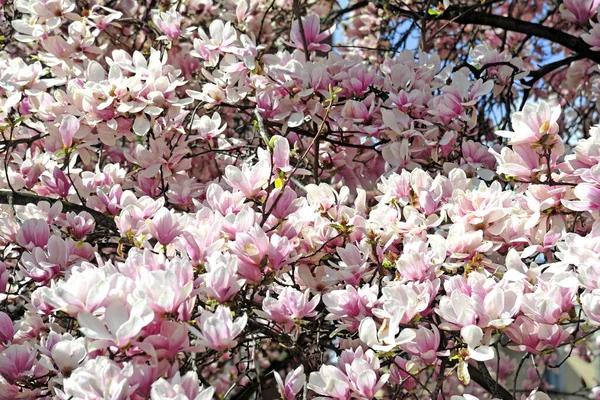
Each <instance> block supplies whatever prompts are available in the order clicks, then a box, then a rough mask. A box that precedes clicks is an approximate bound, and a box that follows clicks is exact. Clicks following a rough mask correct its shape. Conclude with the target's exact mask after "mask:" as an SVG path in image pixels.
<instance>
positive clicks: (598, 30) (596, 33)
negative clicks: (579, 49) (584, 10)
mask: <svg viewBox="0 0 600 400" xmlns="http://www.w3.org/2000/svg"><path fill="white" fill-rule="evenodd" d="M590 24H591V25H592V29H591V30H590V31H589V33H584V34H583V35H581V38H582V39H583V41H584V42H586V43H587V44H589V45H590V46H592V47H591V50H593V51H600V24H598V23H597V22H594V21H590Z"/></svg>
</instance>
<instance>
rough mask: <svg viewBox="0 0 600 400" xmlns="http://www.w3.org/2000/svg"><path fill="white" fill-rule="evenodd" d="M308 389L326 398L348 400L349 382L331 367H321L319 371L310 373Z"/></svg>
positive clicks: (343, 375) (335, 368)
mask: <svg viewBox="0 0 600 400" xmlns="http://www.w3.org/2000/svg"><path fill="white" fill-rule="evenodd" d="M308 389H309V390H312V391H313V392H315V393H317V394H320V395H322V396H327V397H326V398H334V399H337V400H350V381H349V380H348V377H347V376H346V374H344V373H343V372H342V371H340V370H339V369H338V368H337V367H334V366H333V365H321V368H320V369H319V371H316V372H311V373H310V377H309V379H308Z"/></svg>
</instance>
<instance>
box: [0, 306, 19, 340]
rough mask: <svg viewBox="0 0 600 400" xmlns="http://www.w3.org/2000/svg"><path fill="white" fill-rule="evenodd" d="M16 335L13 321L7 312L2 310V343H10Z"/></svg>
mask: <svg viewBox="0 0 600 400" xmlns="http://www.w3.org/2000/svg"><path fill="white" fill-rule="evenodd" d="M14 336H15V328H14V326H13V322H12V320H11V319H10V317H9V316H8V315H6V313H3V312H2V311H0V345H6V344H8V343H10V342H11V341H12V339H13V337H14Z"/></svg>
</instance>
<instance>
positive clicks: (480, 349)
mask: <svg viewBox="0 0 600 400" xmlns="http://www.w3.org/2000/svg"><path fill="white" fill-rule="evenodd" d="M460 336H461V337H462V339H463V341H464V342H465V344H466V345H467V350H468V352H469V355H468V357H467V358H466V359H465V361H467V360H468V359H473V360H477V361H488V360H492V359H493V358H494V349H492V348H491V347H489V346H485V345H482V344H481V341H482V339H483V331H482V330H481V328H480V327H478V326H476V325H468V326H464V327H463V328H462V329H461V330H460Z"/></svg>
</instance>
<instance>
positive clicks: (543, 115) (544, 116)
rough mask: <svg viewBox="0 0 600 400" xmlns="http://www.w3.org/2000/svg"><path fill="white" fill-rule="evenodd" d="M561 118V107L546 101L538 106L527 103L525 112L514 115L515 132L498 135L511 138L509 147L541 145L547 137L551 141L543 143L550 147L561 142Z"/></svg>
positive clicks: (498, 132) (501, 132)
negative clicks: (558, 137)
mask: <svg viewBox="0 0 600 400" xmlns="http://www.w3.org/2000/svg"><path fill="white" fill-rule="evenodd" d="M560 116H561V108H560V106H559V105H557V106H551V105H550V104H548V103H547V102H545V101H541V102H540V103H539V104H537V105H535V104H532V103H527V104H525V107H524V108H523V111H517V112H516V113H514V114H513V115H512V127H513V130H514V132H510V131H497V132H496V134H497V135H499V136H502V137H507V138H510V141H509V142H508V144H509V145H518V144H534V143H541V142H542V138H544V137H545V136H546V135H547V136H548V137H549V139H544V142H543V143H544V144H546V145H549V144H551V143H554V142H557V141H560V139H557V136H556V135H557V134H558V130H559V127H558V119H559V118H560ZM561 143H562V142H561Z"/></svg>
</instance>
